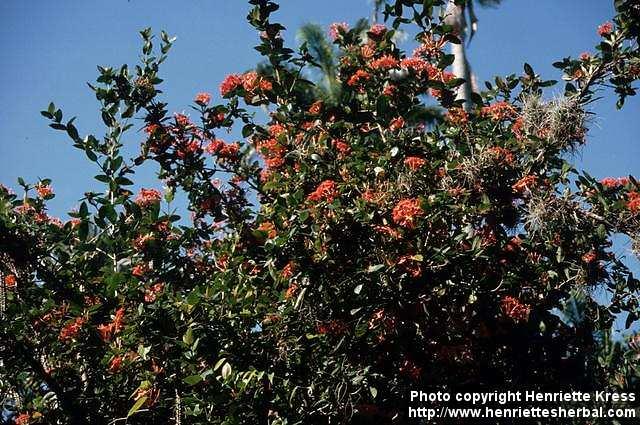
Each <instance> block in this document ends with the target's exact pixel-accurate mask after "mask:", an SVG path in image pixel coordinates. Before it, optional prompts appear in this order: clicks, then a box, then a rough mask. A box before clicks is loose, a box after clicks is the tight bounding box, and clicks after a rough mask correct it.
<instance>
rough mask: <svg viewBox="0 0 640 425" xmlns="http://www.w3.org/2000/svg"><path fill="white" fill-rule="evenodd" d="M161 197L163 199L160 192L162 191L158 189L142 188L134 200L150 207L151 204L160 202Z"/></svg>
mask: <svg viewBox="0 0 640 425" xmlns="http://www.w3.org/2000/svg"><path fill="white" fill-rule="evenodd" d="M160 199H162V194H161V193H160V191H158V190H156V189H144V188H142V189H140V192H138V195H137V196H136V199H135V200H134V202H135V203H136V204H138V205H139V206H141V207H148V206H150V205H155V204H157V203H159V202H160Z"/></svg>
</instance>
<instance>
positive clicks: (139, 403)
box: [127, 397, 147, 418]
mask: <svg viewBox="0 0 640 425" xmlns="http://www.w3.org/2000/svg"><path fill="white" fill-rule="evenodd" d="M146 401H147V397H140V398H139V399H138V400H136V402H135V403H134V404H133V406H131V409H129V412H128V413H127V418H128V417H130V416H132V415H134V414H135V413H136V412H137V411H138V410H140V408H141V407H142V405H143V404H144V403H145V402H146Z"/></svg>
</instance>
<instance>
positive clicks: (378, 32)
mask: <svg viewBox="0 0 640 425" xmlns="http://www.w3.org/2000/svg"><path fill="white" fill-rule="evenodd" d="M386 33H387V27H385V26H384V25H383V24H375V25H372V26H371V28H370V29H369V31H368V34H369V36H371V37H374V38H380V37H382V36H383V35H385V34H386Z"/></svg>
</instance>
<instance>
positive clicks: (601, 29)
mask: <svg viewBox="0 0 640 425" xmlns="http://www.w3.org/2000/svg"><path fill="white" fill-rule="evenodd" d="M612 32H613V24H612V23H611V22H605V23H604V24H602V25H599V26H598V35H599V36H600V37H604V36H605V35H609V34H611V33H612Z"/></svg>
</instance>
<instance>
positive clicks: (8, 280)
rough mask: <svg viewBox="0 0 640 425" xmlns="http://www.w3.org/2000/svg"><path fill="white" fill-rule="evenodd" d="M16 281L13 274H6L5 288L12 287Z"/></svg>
mask: <svg viewBox="0 0 640 425" xmlns="http://www.w3.org/2000/svg"><path fill="white" fill-rule="evenodd" d="M17 283H18V279H17V278H16V275H15V274H8V275H6V276H5V277H4V284H5V286H6V287H7V288H14V287H15V286H16V284H17Z"/></svg>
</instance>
